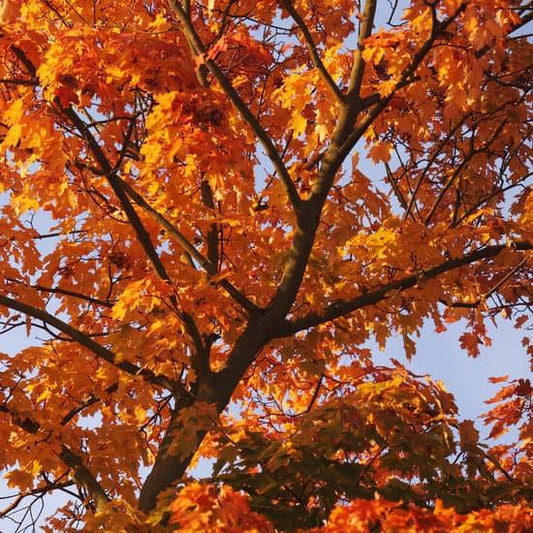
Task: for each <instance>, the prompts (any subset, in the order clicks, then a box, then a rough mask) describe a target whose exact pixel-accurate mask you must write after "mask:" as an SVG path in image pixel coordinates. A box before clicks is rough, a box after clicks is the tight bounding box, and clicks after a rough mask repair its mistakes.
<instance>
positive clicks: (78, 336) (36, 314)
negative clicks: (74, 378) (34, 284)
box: [0, 295, 189, 398]
mask: <svg viewBox="0 0 533 533" xmlns="http://www.w3.org/2000/svg"><path fill="white" fill-rule="evenodd" d="M0 305H3V306H5V307H8V308H9V309H13V310H15V311H19V312H20V313H24V314H25V315H28V316H31V317H33V318H37V319H38V320H42V321H43V322H45V323H47V324H50V325H51V326H52V327H54V328H56V329H58V330H59V331H62V332H63V333H65V334H66V335H68V336H69V337H70V338H71V339H72V340H74V341H76V342H77V343H79V344H81V345H82V346H84V347H85V348H87V349H88V350H90V351H91V352H92V353H94V354H95V355H96V356H98V357H99V358H100V359H103V360H104V361H106V362H108V363H109V364H111V365H113V366H114V367H115V368H118V369H119V370H122V371H123V372H126V373H127V374H130V375H132V376H140V377H142V378H144V379H145V380H146V381H148V382H150V383H152V384H154V385H158V386H160V387H163V388H165V389H167V390H168V391H170V392H172V393H174V394H176V395H177V397H180V398H181V397H185V396H189V392H188V391H187V390H186V389H185V388H184V387H183V386H182V385H181V384H180V383H178V382H176V381H173V380H171V379H169V378H167V377H166V376H162V375H161V374H155V373H154V372H152V371H151V370H148V369H146V368H140V367H138V366H137V365H134V364H133V363H130V362H128V361H120V362H118V361H116V357H115V354H114V353H113V352H111V351H110V350H108V349H107V348H105V347H104V346H102V345H101V344H98V343H97V342H96V341H94V340H93V339H91V337H89V336H87V335H86V334H85V333H83V332H81V331H80V330H78V329H76V328H74V327H73V326H71V325H70V324H67V323H66V322H63V321H62V320H60V319H59V318H57V317H55V316H53V315H51V314H50V313H48V312H47V311H44V310H42V309H38V308H36V307H33V306H32V305H29V304H26V303H24V302H20V301H17V300H14V299H12V298H9V297H7V296H2V295H0Z"/></svg>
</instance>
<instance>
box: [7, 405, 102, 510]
mask: <svg viewBox="0 0 533 533" xmlns="http://www.w3.org/2000/svg"><path fill="white" fill-rule="evenodd" d="M0 412H1V413H7V414H9V415H10V417H11V419H12V420H13V422H14V423H15V424H16V425H17V426H19V427H20V428H21V429H23V430H24V431H27V432H28V433H31V434H32V435H35V434H37V433H38V432H39V431H40V430H41V425H40V424H39V423H38V422H36V421H35V420H32V419H30V418H24V419H22V418H20V417H19V416H18V415H17V414H16V413H14V412H13V411H11V410H10V409H9V408H8V407H6V406H5V405H0ZM59 458H60V459H61V461H63V463H65V465H67V466H68V467H69V468H70V469H71V470H72V476H73V477H74V479H75V480H76V481H77V482H78V483H79V484H80V485H81V486H82V487H84V488H85V490H87V492H88V493H89V494H90V496H91V498H92V499H93V500H94V503H95V506H96V509H97V510H101V509H102V508H104V507H105V505H106V504H107V503H108V502H109V501H110V500H109V496H108V495H107V493H106V492H105V490H104V489H103V488H102V486H101V485H100V483H98V481H97V480H96V478H95V477H94V475H93V473H92V472H91V471H90V470H89V468H88V467H87V466H85V465H84V464H83V461H82V459H81V457H80V456H79V455H77V454H75V453H74V452H72V451H71V450H70V449H69V448H67V446H65V445H64V444H63V445H62V446H61V452H60V453H59Z"/></svg>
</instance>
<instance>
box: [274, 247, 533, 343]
mask: <svg viewBox="0 0 533 533" xmlns="http://www.w3.org/2000/svg"><path fill="white" fill-rule="evenodd" d="M506 249H509V248H508V247H507V246H506V245H505V244H499V245H494V246H487V247H485V248H482V249H480V250H476V251H475V252H472V253H470V254H467V255H465V256H463V257H460V258H457V259H450V260H449V261H445V262H444V263H441V264H440V265H437V266H435V267H433V268H429V269H427V270H422V271H420V272H418V273H417V274H413V275H412V276H407V277H405V278H403V279H400V280H397V281H393V282H391V283H388V284H387V285H383V286H381V287H379V288H377V289H374V290H372V291H370V292H366V293H363V294H361V295H360V296H357V297H356V298H353V299H351V300H345V301H340V302H335V303H332V304H330V305H328V306H327V307H325V308H324V309H323V310H322V311H319V312H317V311H313V312H311V313H309V314H308V315H306V316H304V317H302V318H298V319H296V320H294V321H292V322H289V321H287V322H286V323H285V325H284V326H283V327H281V328H279V329H278V330H277V332H275V335H274V338H283V337H289V336H291V335H294V334H295V333H297V332H298V331H302V330H305V329H309V328H312V327H315V326H318V325H319V324H324V323H325V322H331V321H332V320H335V319H336V318H340V317H342V316H346V315H348V314H350V313H353V312H354V311H356V310H357V309H361V308H362V307H367V306H369V305H373V304H376V303H378V302H380V301H381V300H383V299H385V298H386V296H387V294H388V293H390V292H393V291H404V290H406V289H410V288H411V287H414V286H415V285H418V284H420V283H421V282H423V281H425V280H428V279H433V278H435V277H437V276H439V275H440V274H444V273H446V272H449V271H451V270H455V269H456V268H459V267H461V266H465V265H468V264H470V263H474V262H476V261H480V260H481V259H489V258H491V257H495V256H497V255H498V254H499V253H501V252H502V251H503V250H506ZM511 249H515V250H520V251H525V250H532V249H533V243H531V242H529V241H522V242H517V243H514V245H513V247H512V248H511Z"/></svg>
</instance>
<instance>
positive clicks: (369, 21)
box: [347, 0, 377, 102]
mask: <svg viewBox="0 0 533 533" xmlns="http://www.w3.org/2000/svg"><path fill="white" fill-rule="evenodd" d="M376 6H377V0H366V3H365V8H364V12H363V18H362V20H361V22H360V23H359V36H358V38H357V51H356V53H355V58H354V63H353V66H352V73H351V75H350V83H349V85H348V94H347V96H348V100H350V101H352V102H353V101H356V100H357V99H358V98H359V96H360V94H361V85H362V83H363V75H364V72H365V62H364V60H363V50H364V48H365V47H364V41H365V39H368V37H370V35H371V34H372V28H373V26H374V18H375V16H376Z"/></svg>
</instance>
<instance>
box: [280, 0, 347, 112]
mask: <svg viewBox="0 0 533 533" xmlns="http://www.w3.org/2000/svg"><path fill="white" fill-rule="evenodd" d="M281 3H282V4H283V7H284V8H285V9H286V10H287V12H288V13H289V15H290V16H291V17H292V18H293V20H294V22H296V24H297V26H298V28H300V31H301V32H302V35H303V37H304V41H305V44H306V46H307V50H308V52H309V55H310V56H311V59H312V61H313V65H314V66H315V68H316V69H317V70H318V72H319V73H320V76H321V77H322V79H323V80H324V82H325V83H326V85H327V86H328V87H329V89H330V91H331V93H332V94H333V96H334V97H335V98H336V99H337V100H338V101H339V102H343V101H344V96H343V94H342V92H341V90H340V89H339V87H338V86H337V84H336V83H335V81H334V80H333V78H332V77H331V75H330V73H329V72H328V70H327V69H326V67H325V65H324V63H322V60H321V59H320V56H319V54H318V50H317V47H316V44H315V42H314V40H313V36H312V35H311V32H310V31H309V28H308V27H307V25H306V24H305V22H304V20H303V18H302V17H301V16H300V14H299V13H298V11H296V8H295V7H294V5H293V3H292V0H281Z"/></svg>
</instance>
